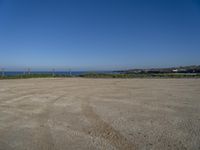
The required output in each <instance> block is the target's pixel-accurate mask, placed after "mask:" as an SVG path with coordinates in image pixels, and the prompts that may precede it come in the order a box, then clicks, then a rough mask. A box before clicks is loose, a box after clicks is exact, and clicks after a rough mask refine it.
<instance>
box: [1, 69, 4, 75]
mask: <svg viewBox="0 0 200 150" xmlns="http://www.w3.org/2000/svg"><path fill="white" fill-rule="evenodd" d="M4 71H5V70H4V68H1V77H4V75H5V74H4Z"/></svg>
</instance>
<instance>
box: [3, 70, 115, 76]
mask: <svg viewBox="0 0 200 150" xmlns="http://www.w3.org/2000/svg"><path fill="white" fill-rule="evenodd" d="M91 72H92V73H106V74H118V73H117V72H114V71H71V72H69V71H68V72H65V71H55V72H52V71H32V72H30V74H52V75H53V74H54V75H73V76H78V75H83V74H87V73H91ZM25 74H29V72H23V71H5V72H0V75H4V76H16V75H25Z"/></svg>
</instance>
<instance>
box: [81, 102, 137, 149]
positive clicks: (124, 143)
mask: <svg viewBox="0 0 200 150" xmlns="http://www.w3.org/2000/svg"><path fill="white" fill-rule="evenodd" d="M81 107H82V113H83V115H84V116H85V117H86V118H87V119H88V120H89V122H90V123H91V124H92V127H91V128H90V129H86V131H85V132H86V133H87V134H89V135H91V136H95V137H100V138H103V139H105V140H106V141H108V142H109V143H110V144H111V145H113V146H114V147H116V148H117V149H119V150H134V149H136V147H135V145H133V144H132V143H131V142H130V141H128V140H127V139H126V138H125V137H124V136H123V135H122V134H120V132H119V131H117V130H116V129H114V128H113V127H112V126H111V125H109V124H108V123H106V122H105V121H103V120H102V119H101V118H100V116H99V115H98V114H96V113H95V111H94V110H93V108H92V106H90V102H89V100H88V99H85V101H83V102H82V105H81Z"/></svg>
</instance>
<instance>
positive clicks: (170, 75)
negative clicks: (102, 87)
mask: <svg viewBox="0 0 200 150" xmlns="http://www.w3.org/2000/svg"><path fill="white" fill-rule="evenodd" d="M57 77H61V78H65V77H82V78H200V74H199V73H196V74H194V73H193V74H192V73H132V74H130V73H127V74H125V73H124V74H114V73H113V74H106V73H87V74H82V75H77V76H70V75H52V74H26V75H15V76H0V79H27V78H57Z"/></svg>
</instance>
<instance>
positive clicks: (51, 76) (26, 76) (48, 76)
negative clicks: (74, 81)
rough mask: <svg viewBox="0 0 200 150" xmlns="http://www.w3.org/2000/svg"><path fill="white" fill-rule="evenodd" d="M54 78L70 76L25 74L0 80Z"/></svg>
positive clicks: (3, 77) (4, 77)
mask: <svg viewBox="0 0 200 150" xmlns="http://www.w3.org/2000/svg"><path fill="white" fill-rule="evenodd" d="M54 77H55V78H56V77H71V76H70V75H52V74H25V75H13V76H0V79H27V78H54Z"/></svg>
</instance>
